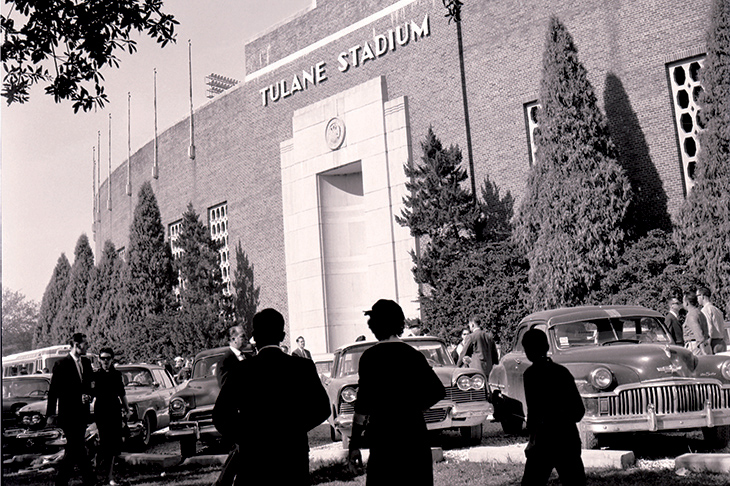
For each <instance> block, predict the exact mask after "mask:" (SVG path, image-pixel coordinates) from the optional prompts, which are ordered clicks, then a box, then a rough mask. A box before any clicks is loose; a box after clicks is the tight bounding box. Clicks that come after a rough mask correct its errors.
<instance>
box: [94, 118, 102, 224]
mask: <svg viewBox="0 0 730 486" xmlns="http://www.w3.org/2000/svg"><path fill="white" fill-rule="evenodd" d="M96 153H97V154H99V163H98V164H97V165H96V180H97V182H98V183H99V192H98V193H97V194H96V216H95V217H96V219H95V221H99V222H101V130H97V131H96Z"/></svg>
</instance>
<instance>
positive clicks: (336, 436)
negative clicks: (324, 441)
mask: <svg viewBox="0 0 730 486" xmlns="http://www.w3.org/2000/svg"><path fill="white" fill-rule="evenodd" d="M330 439H332V442H339V441H341V440H342V433H340V432H339V431H338V430H337V429H335V428H334V426H332V425H330Z"/></svg>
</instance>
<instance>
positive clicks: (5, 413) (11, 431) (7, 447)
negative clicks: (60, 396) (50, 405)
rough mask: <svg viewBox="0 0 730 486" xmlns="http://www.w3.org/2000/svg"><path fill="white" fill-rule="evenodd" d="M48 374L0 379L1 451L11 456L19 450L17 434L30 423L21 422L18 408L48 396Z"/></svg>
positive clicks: (49, 377) (49, 381)
mask: <svg viewBox="0 0 730 486" xmlns="http://www.w3.org/2000/svg"><path fill="white" fill-rule="evenodd" d="M50 386H51V375H50V374H47V373H46V374H35V375H25V376H12V377H5V378H3V379H2V387H3V400H2V434H3V441H2V453H3V456H4V457H6V456H13V455H15V454H16V452H18V451H20V449H19V448H18V447H17V445H18V441H19V439H18V435H21V434H23V433H25V432H26V431H27V429H28V427H29V426H30V425H31V424H30V423H25V424H24V423H23V417H21V414H20V410H21V409H22V408H23V407H25V406H26V405H28V404H31V403H36V402H42V403H46V402H45V400H46V398H47V397H48V389H49V388H50Z"/></svg>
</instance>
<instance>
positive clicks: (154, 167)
mask: <svg viewBox="0 0 730 486" xmlns="http://www.w3.org/2000/svg"><path fill="white" fill-rule="evenodd" d="M154 112H155V147H154V154H153V161H152V177H153V178H155V179H157V178H159V177H160V169H159V167H158V165H157V68H155V70H154Z"/></svg>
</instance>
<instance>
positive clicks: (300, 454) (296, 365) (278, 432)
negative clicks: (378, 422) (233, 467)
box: [213, 347, 330, 485]
mask: <svg viewBox="0 0 730 486" xmlns="http://www.w3.org/2000/svg"><path fill="white" fill-rule="evenodd" d="M329 414H330V409H329V399H328V398H327V392H326V391H325V389H324V387H323V386H322V382H321V381H320V379H319V375H318V374H317V368H316V367H315V366H314V362H313V361H310V360H306V359H301V358H297V357H294V356H290V355H287V354H285V353H284V352H283V351H281V349H279V348H278V347H264V348H263V349H261V350H260V351H259V353H258V354H257V355H256V356H253V357H251V358H248V359H246V360H244V361H242V362H241V363H240V365H239V366H237V367H236V368H235V369H234V370H233V371H232V372H231V374H230V375H229V376H228V378H227V379H226V382H225V383H224V384H223V388H221V391H220V394H219V395H218V400H217V401H216V403H215V408H214V409H213V423H214V424H215V427H216V428H217V429H218V431H219V432H220V433H221V435H223V437H224V438H227V439H229V440H232V441H235V442H236V443H237V444H238V445H239V448H240V451H241V454H239V455H238V461H239V464H238V465H237V467H238V471H241V475H242V476H244V477H245V480H246V483H245V484H246V485H257V484H261V485H264V484H288V485H298V484H307V481H308V478H309V455H308V451H309V444H308V440H307V432H308V431H309V430H311V429H313V428H314V427H316V426H318V425H320V424H321V423H322V422H324V421H325V420H326V419H327V417H329Z"/></svg>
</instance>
